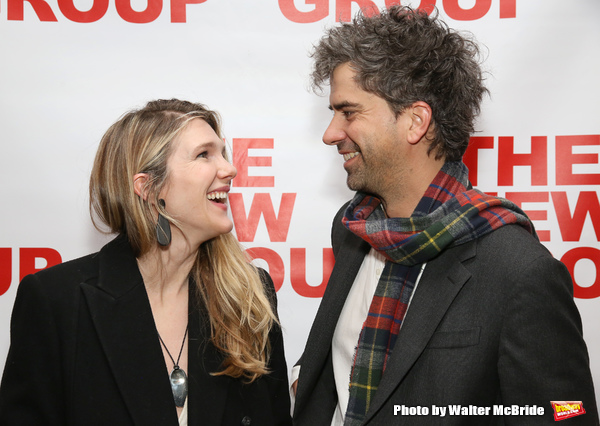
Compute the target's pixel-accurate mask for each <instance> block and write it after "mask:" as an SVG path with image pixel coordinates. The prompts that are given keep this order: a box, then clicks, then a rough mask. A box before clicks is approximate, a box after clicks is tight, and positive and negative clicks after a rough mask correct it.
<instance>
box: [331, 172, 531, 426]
mask: <svg viewBox="0 0 600 426" xmlns="http://www.w3.org/2000/svg"><path fill="white" fill-rule="evenodd" d="M469 188H470V185H469V182H468V170H467V168H466V166H465V165H464V164H463V163H462V162H448V163H446V164H444V166H443V167H442V169H441V170H440V172H439V173H438V174H437V176H436V177H435V179H434V180H433V181H432V182H431V184H430V185H429V187H428V189H427V191H426V192H425V195H424V196H423V198H422V199H421V201H420V202H419V204H418V205H417V207H416V209H415V211H414V212H413V214H412V216H411V217H409V218H387V217H386V215H385V212H384V211H383V208H382V206H381V201H380V200H379V199H378V198H375V197H373V196H369V195H366V194H363V193H357V194H356V196H355V197H354V199H353V200H352V201H351V203H350V204H349V205H348V208H347V209H346V212H345V214H344V218H343V219H342V223H343V224H344V226H346V227H347V228H348V229H349V230H350V231H351V232H353V233H354V234H356V235H357V236H359V237H361V238H362V239H364V240H365V241H367V242H368V243H369V244H370V245H371V246H372V247H373V248H374V249H375V250H377V251H378V252H380V253H381V254H382V255H383V256H385V257H386V259H387V260H386V263H385V268H384V270H383V273H382V274H381V277H380V279H379V282H378V284H377V288H376V290H375V294H374V296H373V300H372V302H371V306H370V308H369V314H368V315H367V319H366V321H365V323H364V324H363V328H362V331H361V333H360V337H359V341H358V346H357V348H356V352H355V355H354V366H353V367H352V373H351V376H350V399H349V401H348V408H347V411H346V420H345V422H344V425H345V426H350V425H352V426H353V425H360V424H362V422H363V420H364V418H365V415H366V413H367V411H368V410H369V406H370V404H371V402H372V400H373V397H374V396H375V392H376V391H377V388H378V386H379V382H380V380H381V377H382V375H383V372H384V370H385V366H386V363H387V360H388V358H389V356H390V354H391V352H392V349H393V348H394V344H395V342H396V337H397V335H398V332H399V330H400V326H401V324H402V320H403V319H404V315H405V314H406V310H407V308H408V302H409V300H410V296H411V294H412V291H413V289H414V286H415V282H416V280H417V278H418V276H419V272H420V270H421V267H422V264H423V263H425V262H427V261H429V260H431V259H433V258H435V257H436V256H437V255H438V254H439V253H441V252H442V251H443V250H444V249H446V248H448V247H450V246H456V245H459V244H463V243H466V242H468V241H471V240H474V239H477V238H479V237H481V236H483V235H485V234H488V233H490V232H492V231H493V230H495V229H497V228H499V227H501V226H503V225H508V224H511V223H516V224H519V225H521V226H523V227H525V228H526V229H527V230H528V231H529V232H530V233H531V234H533V235H535V231H534V229H533V224H532V223H531V221H530V220H529V219H528V218H527V216H526V215H525V213H523V211H522V210H521V209H520V208H519V207H517V206H516V205H515V204H513V203H512V202H510V201H508V200H506V199H502V198H497V197H492V196H490V195H486V194H484V193H483V192H480V191H478V190H476V189H469Z"/></svg>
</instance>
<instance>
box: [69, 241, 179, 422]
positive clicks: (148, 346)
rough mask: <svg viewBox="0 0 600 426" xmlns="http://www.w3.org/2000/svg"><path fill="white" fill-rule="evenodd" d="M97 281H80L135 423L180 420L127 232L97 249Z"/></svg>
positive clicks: (148, 303) (101, 340)
mask: <svg viewBox="0 0 600 426" xmlns="http://www.w3.org/2000/svg"><path fill="white" fill-rule="evenodd" d="M98 256H99V276H98V280H97V282H84V283H82V284H81V287H82V290H83V293H84V296H85V298H86V301H87V303H88V306H89V309H90V312H91V315H92V320H93V322H94V326H95V328H96V331H97V333H98V336H99V339H100V342H101V344H102V346H103V348H104V351H105V354H106V357H107V359H108V362H109V364H110V366H111V369H112V372H113V374H114V377H115V380H116V382H117V385H118V386H119V389H120V391H121V394H122V396H123V400H124V401H125V404H126V405H127V407H128V409H129V412H130V415H131V418H132V419H133V421H134V424H136V425H149V424H161V425H173V426H176V425H177V423H178V422H177V412H176V410H175V405H174V403H173V396H172V394H171V388H170V384H169V380H168V375H167V374H166V373H167V370H166V365H165V362H164V358H163V356H162V350H161V348H160V343H159V340H158V338H157V331H156V326H155V324H154V318H153V316H152V311H151V308H150V302H149V301H148V296H147V294H146V290H145V287H144V283H143V281H142V277H141V275H140V273H139V270H138V268H137V264H136V261H135V257H134V256H133V253H132V251H131V248H130V246H129V243H128V241H127V239H126V238H125V237H123V236H121V237H118V238H116V239H115V240H113V241H112V242H110V243H109V244H107V245H106V246H105V247H104V248H103V249H102V250H101V251H100V253H99V254H98Z"/></svg>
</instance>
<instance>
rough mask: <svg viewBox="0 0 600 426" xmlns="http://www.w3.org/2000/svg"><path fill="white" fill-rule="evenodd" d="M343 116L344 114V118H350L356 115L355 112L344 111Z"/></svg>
mask: <svg viewBox="0 0 600 426" xmlns="http://www.w3.org/2000/svg"><path fill="white" fill-rule="evenodd" d="M342 114H344V117H346V118H350V117H351V116H352V114H354V111H342Z"/></svg>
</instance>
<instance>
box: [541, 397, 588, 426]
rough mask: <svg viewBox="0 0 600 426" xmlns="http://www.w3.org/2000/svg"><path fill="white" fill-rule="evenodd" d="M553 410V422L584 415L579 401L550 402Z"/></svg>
mask: <svg viewBox="0 0 600 426" xmlns="http://www.w3.org/2000/svg"><path fill="white" fill-rule="evenodd" d="M550 404H552V408H554V420H556V421H559V420H564V419H570V418H571V417H575V416H580V415H582V414H585V410H584V409H583V403H582V402H581V401H550Z"/></svg>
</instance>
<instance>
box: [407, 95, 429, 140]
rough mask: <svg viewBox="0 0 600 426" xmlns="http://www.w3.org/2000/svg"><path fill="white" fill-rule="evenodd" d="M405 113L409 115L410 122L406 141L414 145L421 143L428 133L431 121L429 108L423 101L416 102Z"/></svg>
mask: <svg viewBox="0 0 600 426" xmlns="http://www.w3.org/2000/svg"><path fill="white" fill-rule="evenodd" d="M406 112H407V113H408V114H409V118H410V120H411V123H410V127H409V129H408V134H407V139H408V142H409V143H410V144H413V145H414V144H416V143H418V142H419V141H421V140H422V139H423V138H424V137H425V136H426V135H427V132H428V131H429V125H430V124H431V120H432V112H431V107H430V106H429V104H427V103H425V102H423V101H417V102H415V103H414V104H412V105H411V106H410V107H409V108H408V109H407V110H406ZM427 142H429V141H427Z"/></svg>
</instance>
